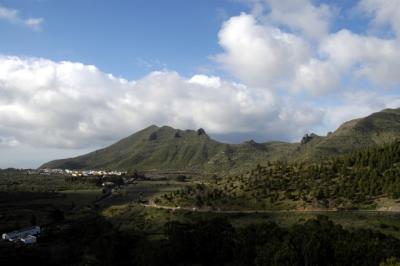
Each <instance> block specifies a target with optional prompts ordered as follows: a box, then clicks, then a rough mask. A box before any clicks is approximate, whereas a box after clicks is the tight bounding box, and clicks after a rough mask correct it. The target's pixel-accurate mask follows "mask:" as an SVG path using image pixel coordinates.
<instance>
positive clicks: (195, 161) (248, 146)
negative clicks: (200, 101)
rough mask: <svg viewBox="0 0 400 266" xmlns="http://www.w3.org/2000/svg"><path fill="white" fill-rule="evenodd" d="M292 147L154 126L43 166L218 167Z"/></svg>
mask: <svg viewBox="0 0 400 266" xmlns="http://www.w3.org/2000/svg"><path fill="white" fill-rule="evenodd" d="M285 150H287V151H285ZM292 150H294V145H293V144H289V143H281V142H273V143H267V144H259V143H255V142H253V141H249V142H246V143H244V144H234V145H231V144H225V143H220V142H217V141H215V140H212V139H211V138H209V136H208V135H207V134H206V133H205V132H204V131H203V130H202V129H199V130H198V131H194V130H178V129H173V128H171V127H168V126H163V127H157V126H150V127H148V128H146V129H144V130H141V131H139V132H137V133H135V134H133V135H131V136H129V137H127V138H125V139H122V140H121V141H119V142H117V143H115V144H113V145H111V146H109V147H107V148H105V149H101V150H97V151H94V152H92V153H89V154H86V155H83V156H79V157H75V158H69V159H63V160H56V161H52V162H49V163H46V164H44V165H42V166H41V168H47V167H48V168H68V169H125V170H129V169H139V170H209V171H218V170H221V169H224V170H226V169H230V168H235V167H238V166H239V165H240V166H242V165H246V164H249V165H253V164H254V162H255V161H257V162H258V161H260V159H262V160H276V159H283V158H284V157H285V156H286V155H288V154H290V152H291V151H292Z"/></svg>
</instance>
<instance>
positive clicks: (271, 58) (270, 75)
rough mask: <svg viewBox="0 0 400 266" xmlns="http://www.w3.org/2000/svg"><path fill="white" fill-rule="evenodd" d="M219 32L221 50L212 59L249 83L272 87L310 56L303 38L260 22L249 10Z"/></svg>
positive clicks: (229, 22) (225, 24)
mask: <svg viewBox="0 0 400 266" xmlns="http://www.w3.org/2000/svg"><path fill="white" fill-rule="evenodd" d="M218 36H219V43H220V45H221V46H222V47H223V48H224V53H222V54H219V55H217V56H215V60H216V61H217V62H218V63H220V64H221V65H222V67H223V68H224V69H226V70H228V71H229V72H231V73H232V74H233V75H235V76H236V77H238V78H239V79H240V80H241V81H242V82H244V83H246V84H250V85H252V86H258V87H267V88H268V87H269V88H271V87H272V85H275V84H276V83H280V82H282V81H285V80H286V79H287V77H292V76H293V75H294V73H295V70H296V68H297V67H298V66H299V65H301V64H302V63H304V62H306V60H307V59H308V58H309V56H310V49H309V46H308V45H307V43H306V42H305V41H304V40H303V39H302V38H300V37H297V36H296V35H294V34H290V33H285V32H283V31H281V30H280V29H278V28H276V27H272V26H266V25H261V24H260V23H258V21H257V20H256V18H255V17H253V16H252V15H250V14H245V13H242V14H241V15H239V16H236V17H232V18H230V19H229V20H228V21H226V22H225V23H224V25H223V26H222V28H221V30H220V32H219V34H218Z"/></svg>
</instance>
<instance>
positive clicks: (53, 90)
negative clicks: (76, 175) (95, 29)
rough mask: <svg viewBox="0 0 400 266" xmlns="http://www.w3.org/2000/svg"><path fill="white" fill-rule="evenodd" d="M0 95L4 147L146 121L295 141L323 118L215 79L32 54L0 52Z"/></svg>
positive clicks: (93, 136)
mask: <svg viewBox="0 0 400 266" xmlns="http://www.w3.org/2000/svg"><path fill="white" fill-rule="evenodd" d="M0 95H1V97H0V141H1V145H3V146H4V145H9V146H10V145H18V144H21V145H25V144H29V145H33V146H37V147H58V148H77V147H79V148H84V147H89V146H102V145H105V144H106V143H107V144H108V143H110V142H112V141H115V140H117V139H119V138H121V137H124V136H127V135H129V134H131V133H132V132H134V131H136V130H139V129H142V128H144V127H146V126H148V125H149V124H158V125H165V124H166V125H171V126H174V127H178V128H199V127H203V128H205V129H206V130H207V131H208V132H209V133H211V134H216V135H218V134H231V133H249V134H251V133H254V132H257V133H258V134H260V132H261V135H262V136H263V137H264V138H265V139H268V138H270V137H271V136H276V135H277V134H281V136H284V137H286V138H287V139H294V138H297V137H299V136H300V135H301V134H302V133H303V132H304V131H305V130H306V128H309V127H310V126H313V125H315V124H318V123H319V122H320V120H321V119H322V117H321V113H320V110H317V109H313V108H310V107H309V106H302V105H301V104H296V105H293V103H290V104H289V103H287V102H286V101H285V100H283V99H281V98H279V97H278V96H277V95H276V94H274V93H273V92H270V91H268V90H264V89H259V88H253V87H248V86H245V85H243V84H238V83H233V82H229V81H226V80H223V79H221V78H219V77H212V76H205V75H195V76H193V77H191V78H189V79H187V78H184V77H182V76H180V75H179V74H178V73H176V72H167V71H164V72H153V73H151V74H149V75H147V76H146V77H144V78H142V79H140V80H137V81H128V80H125V79H121V78H116V77H114V76H113V75H110V74H106V73H103V72H101V71H100V70H99V69H98V68H96V67H95V66H91V65H84V64H81V63H73V62H54V61H50V60H46V59H37V58H20V57H4V56H3V57H0Z"/></svg>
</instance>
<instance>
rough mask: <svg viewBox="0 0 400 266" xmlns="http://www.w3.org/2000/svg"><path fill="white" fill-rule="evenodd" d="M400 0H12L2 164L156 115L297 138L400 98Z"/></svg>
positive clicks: (2, 44)
mask: <svg viewBox="0 0 400 266" xmlns="http://www.w3.org/2000/svg"><path fill="white" fill-rule="evenodd" d="M398 47H400V1H398V0H354V1H351V0H350V1H349V0H337V1H333V0H331V1H322V0H202V1H187V0H169V1H164V0H135V1H128V0H119V1H109V0H79V1H78V0H0V168H6V167H17V168H28V167H30V168H35V167H38V166H39V165H41V164H42V163H44V162H46V161H49V160H52V159H56V158H64V157H70V156H75V155H78V154H82V153H85V152H89V151H92V150H94V149H98V148H101V147H105V146H107V145H109V144H111V143H113V142H115V141H117V140H119V139H121V138H123V137H126V136H128V135H130V134H132V133H134V132H136V131H138V130H140V129H143V128H145V127H147V126H149V125H152V124H155V125H159V126H162V125H169V126H172V127H175V128H180V129H187V128H189V129H197V128H200V127H202V128H204V129H205V130H206V132H207V133H208V134H209V135H210V136H211V137H213V138H215V139H217V140H220V141H223V142H228V143H240V142H243V141H246V140H249V139H254V140H256V141H259V142H262V141H270V140H281V141H291V142H293V141H298V140H299V139H300V138H301V137H302V136H303V135H304V134H305V133H310V132H315V133H317V134H321V135H326V134H327V132H328V131H333V130H335V129H336V128H337V127H338V126H340V124H341V123H343V122H345V121H347V120H350V119H354V118H358V117H362V116H366V115H369V114H370V113H373V112H377V111H380V110H382V109H385V108H398V107H400V89H399V85H400V49H399V48H398Z"/></svg>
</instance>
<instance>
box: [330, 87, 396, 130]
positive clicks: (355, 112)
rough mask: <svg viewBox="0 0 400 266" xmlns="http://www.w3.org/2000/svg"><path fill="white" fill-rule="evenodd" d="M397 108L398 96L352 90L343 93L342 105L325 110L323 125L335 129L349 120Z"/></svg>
mask: <svg viewBox="0 0 400 266" xmlns="http://www.w3.org/2000/svg"><path fill="white" fill-rule="evenodd" d="M399 106H400V94H397V95H390V96H383V95H381V94H378V93H376V92H373V91H363V90H353V91H349V92H346V93H344V95H343V100H342V103H339V104H337V105H335V106H332V107H327V108H326V118H325V119H326V121H325V123H326V125H327V126H328V127H329V128H336V127H337V126H338V125H340V124H342V123H344V122H346V121H349V120H351V119H355V118H360V117H365V116H368V115H370V114H372V113H374V112H379V111H381V110H383V109H386V108H399Z"/></svg>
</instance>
